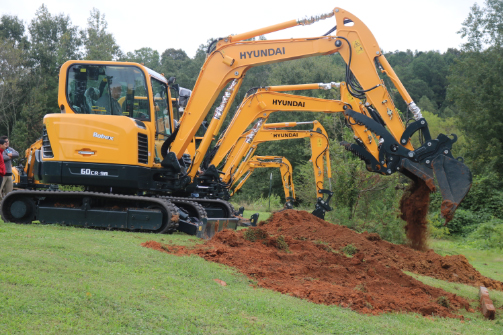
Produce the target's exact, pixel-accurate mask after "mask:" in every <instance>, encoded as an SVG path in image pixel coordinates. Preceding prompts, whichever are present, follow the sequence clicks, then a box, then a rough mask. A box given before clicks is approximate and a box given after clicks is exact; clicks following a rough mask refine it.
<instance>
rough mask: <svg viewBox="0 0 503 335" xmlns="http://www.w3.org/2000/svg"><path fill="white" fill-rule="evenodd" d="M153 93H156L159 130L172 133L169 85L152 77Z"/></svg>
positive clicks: (167, 133) (155, 105)
mask: <svg viewBox="0 0 503 335" xmlns="http://www.w3.org/2000/svg"><path fill="white" fill-rule="evenodd" d="M152 93H153V95H154V108H155V121H156V127H157V132H158V133H161V134H166V135H171V119H170V115H169V104H168V86H167V85H166V84H165V83H163V82H160V81H159V80H156V79H153V78H152Z"/></svg>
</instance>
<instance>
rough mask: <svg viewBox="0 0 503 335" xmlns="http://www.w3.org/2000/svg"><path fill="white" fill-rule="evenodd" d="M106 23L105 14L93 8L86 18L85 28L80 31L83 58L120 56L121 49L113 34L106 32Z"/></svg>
mask: <svg viewBox="0 0 503 335" xmlns="http://www.w3.org/2000/svg"><path fill="white" fill-rule="evenodd" d="M107 28H108V23H107V21H106V20H105V14H101V12H100V11H99V10H98V9H96V8H93V9H92V10H91V16H90V17H89V18H88V19H87V28H86V29H85V30H84V31H83V32H82V39H83V41H84V47H85V57H84V58H85V59H88V60H103V61H112V60H118V59H119V58H121V57H122V51H121V50H120V47H119V45H117V43H116V42H115V38H114V36H113V35H112V34H111V33H109V32H107Z"/></svg>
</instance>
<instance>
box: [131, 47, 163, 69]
mask: <svg viewBox="0 0 503 335" xmlns="http://www.w3.org/2000/svg"><path fill="white" fill-rule="evenodd" d="M124 60H126V61H128V62H136V63H141V64H143V65H145V66H146V67H148V68H150V69H152V70H154V71H158V72H159V71H160V67H161V63H160V57H159V52H157V50H153V49H152V48H141V49H138V50H135V51H134V52H128V53H127V54H126V57H125V58H124Z"/></svg>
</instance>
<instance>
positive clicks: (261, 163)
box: [231, 156, 295, 209]
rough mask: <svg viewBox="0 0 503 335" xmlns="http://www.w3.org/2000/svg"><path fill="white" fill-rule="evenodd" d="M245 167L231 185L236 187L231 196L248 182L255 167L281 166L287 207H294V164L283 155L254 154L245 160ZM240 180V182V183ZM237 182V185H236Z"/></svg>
mask: <svg viewBox="0 0 503 335" xmlns="http://www.w3.org/2000/svg"><path fill="white" fill-rule="evenodd" d="M242 164H243V169H240V172H238V175H236V176H235V182H234V183H233V185H232V186H231V187H233V186H234V185H235V187H234V189H233V190H232V192H231V196H233V195H234V194H236V193H237V192H238V191H239V190H240V189H241V187H243V185H244V184H245V183H246V181H247V180H248V178H250V176H251V174H252V173H253V171H255V169H258V168H279V171H280V174H281V182H282V183H283V190H284V192H285V200H286V202H285V208H287V209H292V208H293V203H294V201H295V186H294V184H293V177H292V172H293V169H292V164H290V161H289V160H288V159H286V158H285V157H281V156H253V157H251V158H250V159H248V160H247V161H245V162H243V163H242ZM238 181H239V183H238ZM236 184H237V185H236Z"/></svg>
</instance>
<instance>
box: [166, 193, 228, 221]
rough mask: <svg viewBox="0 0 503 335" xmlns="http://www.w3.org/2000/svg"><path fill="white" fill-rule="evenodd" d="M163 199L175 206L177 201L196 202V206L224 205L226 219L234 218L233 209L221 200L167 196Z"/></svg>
mask: <svg viewBox="0 0 503 335" xmlns="http://www.w3.org/2000/svg"><path fill="white" fill-rule="evenodd" d="M162 198H163V199H168V200H170V201H172V202H174V203H175V204H176V202H177V201H180V200H184V201H185V200H188V201H192V202H196V203H198V204H202V203H210V204H211V203H217V204H221V205H224V206H225V208H226V209H227V212H228V214H227V217H228V218H233V217H234V207H233V206H232V205H231V204H230V203H229V202H227V201H225V200H221V199H204V198H184V197H168V196H163V197H162Z"/></svg>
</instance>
